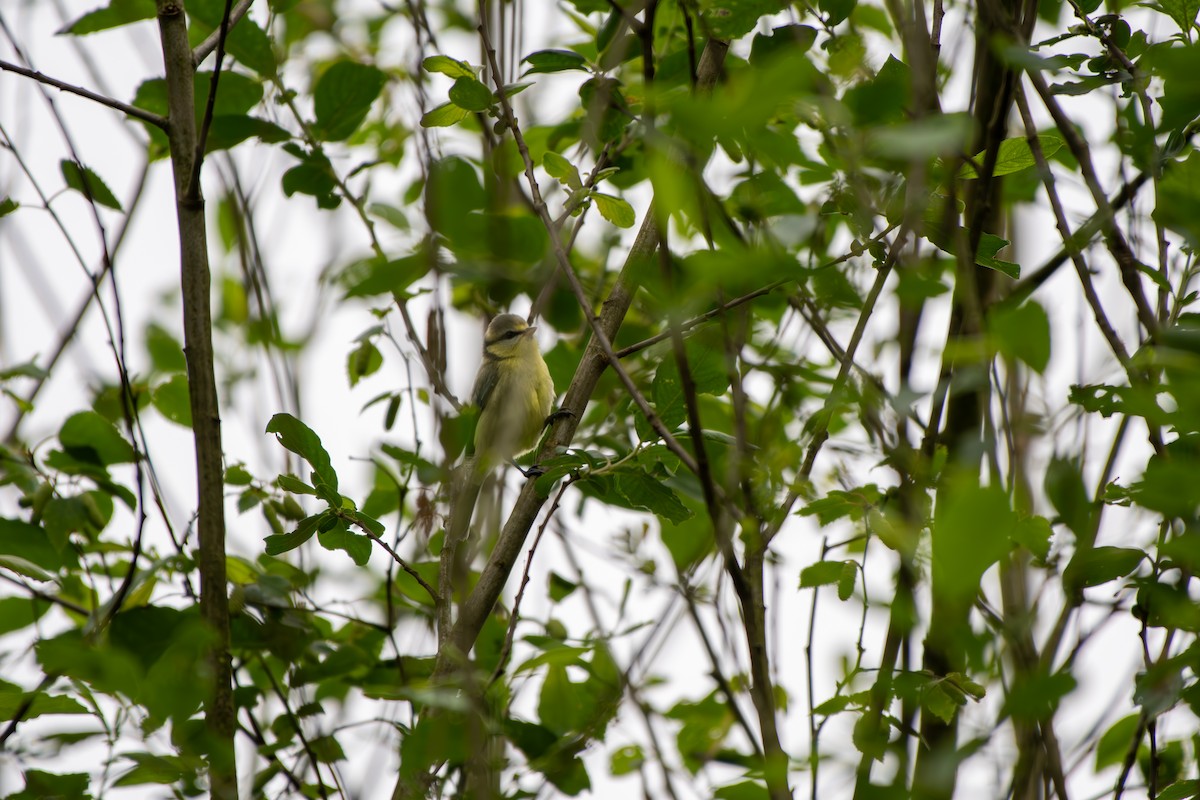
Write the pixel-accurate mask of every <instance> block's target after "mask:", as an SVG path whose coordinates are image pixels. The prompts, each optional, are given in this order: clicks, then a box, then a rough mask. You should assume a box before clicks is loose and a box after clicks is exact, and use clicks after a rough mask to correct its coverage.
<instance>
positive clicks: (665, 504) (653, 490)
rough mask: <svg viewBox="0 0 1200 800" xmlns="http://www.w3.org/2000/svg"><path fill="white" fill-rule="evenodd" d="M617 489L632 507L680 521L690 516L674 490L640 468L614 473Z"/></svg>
mask: <svg viewBox="0 0 1200 800" xmlns="http://www.w3.org/2000/svg"><path fill="white" fill-rule="evenodd" d="M616 486H617V491H618V492H620V494H621V496H622V497H624V498H625V500H627V501H628V503H629V505H631V506H632V507H634V508H640V509H644V510H646V511H649V512H651V513H653V514H657V515H658V516H660V517H662V518H663V519H666V520H669V521H670V522H674V523H680V522H683V521H684V520H685V519H687V518H689V517H691V516H692V512H691V510H689V509H688V507H687V506H685V505H684V504H683V503H681V502H680V501H679V498H678V497H677V496H676V495H675V492H674V491H672V490H671V489H669V488H667V487H666V486H665V485H663V483H662V482H661V481H658V480H655V479H654V478H652V477H650V476H649V475H648V474H646V473H645V472H643V471H641V470H622V471H620V472H618V473H617V475H616Z"/></svg>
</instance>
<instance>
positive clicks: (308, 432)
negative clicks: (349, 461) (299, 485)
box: [266, 414, 338, 491]
mask: <svg viewBox="0 0 1200 800" xmlns="http://www.w3.org/2000/svg"><path fill="white" fill-rule="evenodd" d="M266 432H267V433H273V434H275V438H276V439H277V440H278V441H279V443H280V444H281V445H283V446H284V447H286V448H287V449H288V450H291V451H292V452H293V453H295V454H296V455H298V456H300V457H301V458H303V459H304V460H305V461H307V462H308V463H309V465H310V466H311V467H312V468H313V471H314V472H316V473H317V478H318V479H319V480H320V481H321V482H322V483H324V484H326V485H327V486H329V488H330V489H332V490H334V491H337V486H338V477H337V473H336V472H334V471H333V465H332V464H331V463H330V461H329V453H327V452H326V451H325V446H324V445H322V444H321V439H320V437H319V436H317V435H316V434H315V433H313V432H312V429H311V428H309V427H308V426H307V425H305V424H304V423H303V422H301V421H300V420H298V419H296V418H295V417H293V416H292V415H291V414H276V415H275V416H273V417H271V421H270V422H268V423H267V430H266Z"/></svg>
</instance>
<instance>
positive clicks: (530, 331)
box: [521, 325, 537, 336]
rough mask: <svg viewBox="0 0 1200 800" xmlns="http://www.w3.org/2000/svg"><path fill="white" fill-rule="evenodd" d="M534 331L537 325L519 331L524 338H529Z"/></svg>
mask: <svg viewBox="0 0 1200 800" xmlns="http://www.w3.org/2000/svg"><path fill="white" fill-rule="evenodd" d="M536 330H537V325H531V326H529V327H528V328H526V329H525V330H523V331H521V333H523V334H524V335H526V336H529V335H530V334H532V333H533V332H534V331H536Z"/></svg>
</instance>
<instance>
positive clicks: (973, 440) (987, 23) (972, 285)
mask: <svg viewBox="0 0 1200 800" xmlns="http://www.w3.org/2000/svg"><path fill="white" fill-rule="evenodd" d="M1035 15H1036V5H1035V4H1033V3H1031V2H1028V0H981V2H980V3H979V5H978V14H977V17H976V26H975V35H976V38H975V86H974V91H973V97H972V103H973V108H972V111H973V116H974V120H975V139H974V141H973V142H972V148H971V152H972V153H980V152H982V153H983V159H982V162H983V163H982V165H981V169H980V170H979V177H978V178H977V179H976V180H974V181H971V183H970V186H969V187H967V191H966V213H965V226H966V229H967V232H966V236H965V237H964V238H965V239H966V241H960V242H959V251H958V269H957V273H956V276H955V289H954V307H953V310H952V318H951V323H950V334H949V337H948V339H949V340H948V342H947V344H948V345H949V344H951V342H952V341H953V340H958V341H964V340H966V341H970V340H972V339H974V338H976V337H978V336H979V335H981V333H982V331H983V320H984V316H985V314H986V311H987V307H988V304H989V302H990V301H991V300H992V299H993V296H994V294H995V292H994V289H993V284H994V282H995V273H994V272H991V271H988V270H980V269H979V268H978V267H977V266H976V265H975V259H974V257H973V256H974V253H975V252H976V251H977V250H978V247H979V242H980V240H981V238H982V237H983V234H984V233H985V232H988V231H989V230H991V231H994V230H995V229H996V228H997V227H999V225H1000V224H1001V213H1000V212H1001V210H1002V209H1001V197H1000V181H999V179H998V178H996V177H995V176H994V175H993V170H994V169H995V165H996V160H997V157H998V155H999V149H1000V144H1001V142H1003V141H1004V139H1005V137H1006V134H1007V129H1008V120H1009V116H1010V113H1011V110H1012V105H1013V93H1014V90H1015V86H1016V78H1017V76H1016V75H1015V73H1014V71H1013V70H1012V69H1011V68H1010V67H1009V66H1008V65H1006V64H1004V63H1003V61H1002V60H1001V59H1000V58H999V56H998V55H997V54H996V52H995V50H994V47H993V42H992V38H993V37H994V36H997V35H1001V34H1008V35H1011V36H1014V37H1017V36H1020V37H1022V40H1023V41H1025V42H1027V41H1028V40H1029V35H1030V31H1031V28H1032V24H1033V20H1034V19H1035ZM947 366H948V367H949V369H948V370H947V369H946V368H945V367H944V368H943V375H944V376H945V377H946V378H948V379H949V380H950V381H951V382H952V383H955V384H958V387H959V388H958V391H953V392H951V398H950V402H949V404H948V407H947V414H946V424H945V428H944V429H943V431H942V440H943V441H944V442H945V444H946V446H947V447H948V449H949V451H950V458H951V460H952V461H953V462H956V463H957V464H958V465H959V466H960V467H961V468H962V469H964V470H966V471H968V472H971V471H977V470H978V469H979V464H980V459H981V458H982V456H983V454H984V452H985V450H986V449H987V447H988V446H989V445H988V444H987V442H986V441H985V439H984V433H983V432H984V428H985V426H984V424H983V423H984V418H985V416H986V415H987V414H988V413H989V404H990V391H989V388H990V387H989V382H988V379H987V370H986V367H985V366H982V365H975V364H960V363H955V362H954V361H953V360H951V361H950V362H948V364H947ZM931 425H936V421H935V420H932V421H931ZM941 491H943V489H940V488H939V499H940V497H941ZM931 589H932V593H933V598H934V600H933V606H932V612H931V614H930V620H929V631H928V633H927V635H926V638H925V643H924V654H923V662H924V667H925V669H927V670H929V671H930V672H932V673H933V674H934V675H945V674H947V673H950V672H962V671H964V670H965V668H966V661H965V656H966V653H965V650H964V647H963V644H962V637H963V635H964V632H965V631H967V630H968V627H967V626H968V625H969V620H968V616H969V613H970V607H969V606H968V607H966V608H962V607H960V606H959V605H958V604H955V603H946V602H940V601H939V592H940V589H941V587H939V586H938V585H937V584H936V583H934V584H933V585H932V586H931ZM920 731H921V740H922V742H923V743H924V746H923V747H922V748H921V750H920V751H919V754H918V758H917V761H916V764H915V771H914V775H913V787H912V789H913V796H914V797H928V798H936V800H949V798H950V797H952V796H953V795H954V788H955V780H956V775H957V764H958V760H959V758H961V754H960V753H958V751H957V739H958V718H957V716H955V717H954V718H952V719H951V720H950V721H949V722H944V721H943V720H941V719H939V718H938V717H937V716H936V715H934V714H931V713H928V712H925V713H922V715H921V728H920Z"/></svg>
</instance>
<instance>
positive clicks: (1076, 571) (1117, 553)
mask: <svg viewBox="0 0 1200 800" xmlns="http://www.w3.org/2000/svg"><path fill="white" fill-rule="evenodd" d="M1145 558H1146V554H1145V553H1143V552H1142V551H1141V550H1135V549H1134V548H1132V547H1092V548H1088V549H1086V550H1082V551H1080V552H1077V553H1076V554H1075V555H1074V556H1073V557H1072V558H1071V563H1069V564H1067V568H1066V569H1064V570H1063V586H1064V588H1066V590H1067V591H1068V592H1072V593H1074V592H1077V591H1080V590H1082V589H1086V588H1088V587H1090V586H1099V585H1101V584H1104V583H1108V582H1109V581H1115V580H1116V579H1117V578H1122V577H1124V576H1126V575H1128V574H1129V573H1131V572H1133V571H1134V570H1135V569H1137V568H1138V565H1139V564H1141V563H1142V561H1143V560H1144V559H1145Z"/></svg>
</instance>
